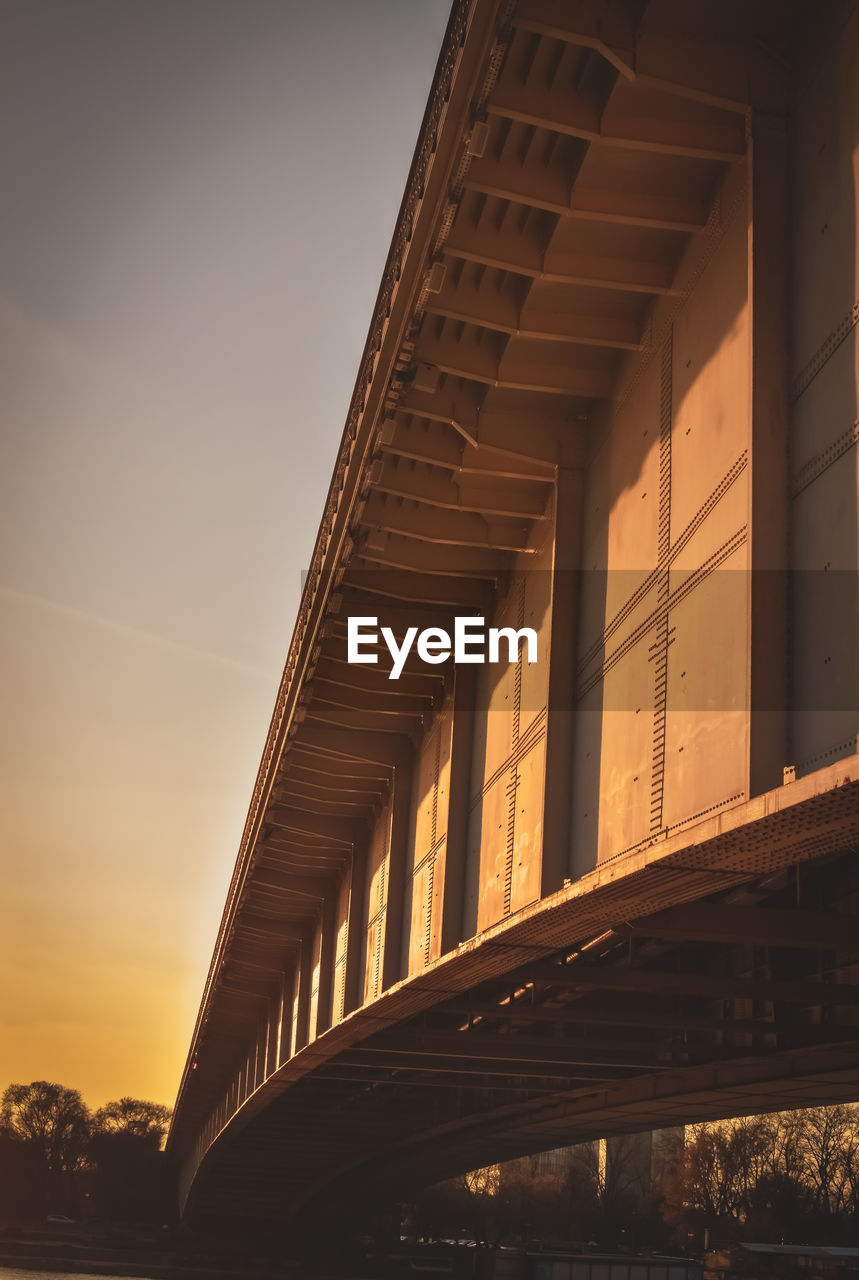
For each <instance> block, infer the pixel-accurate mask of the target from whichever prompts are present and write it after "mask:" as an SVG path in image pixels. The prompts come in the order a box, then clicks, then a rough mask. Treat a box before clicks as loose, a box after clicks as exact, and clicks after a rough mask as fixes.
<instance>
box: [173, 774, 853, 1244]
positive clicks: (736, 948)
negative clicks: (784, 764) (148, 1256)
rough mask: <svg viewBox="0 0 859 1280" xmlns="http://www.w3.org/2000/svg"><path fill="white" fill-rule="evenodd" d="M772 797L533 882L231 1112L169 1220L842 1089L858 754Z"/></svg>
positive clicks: (429, 1176) (440, 1171)
mask: <svg viewBox="0 0 859 1280" xmlns="http://www.w3.org/2000/svg"><path fill="white" fill-rule="evenodd" d="M791 790H793V791H794V793H795V794H794V795H792V796H790V801H788V799H787V796H786V794H785V792H786V791H787V788H785V789H783V790H782V793H781V794H779V793H778V792H776V793H773V794H772V795H769V796H766V797H762V798H761V803H759V804H758V805H757V806H756V807H757V809H758V812H757V813H756V814H754V813H750V812H748V806H743V810H741V811H738V812H735V813H734V814H731V815H727V820H726V818H725V817H723V818H721V819H713V820H711V821H710V822H708V823H705V824H701V825H700V826H699V827H697V828H696V830H695V832H694V840H693V842H691V843H690V842H689V838H688V836H684V837H683V838H682V839H677V840H675V842H674V843H675V844H676V845H677V849H676V851H674V850H671V849H667V850H665V851H664V852H663V853H662V855H661V856H660V858H659V859H658V860H650V861H644V860H643V859H641V858H640V857H639V859H638V865H637V866H634V865H633V866H626V867H618V868H617V869H616V875H614V876H612V875H608V876H605V875H604V876H603V877H601V878H600V879H596V878H595V880H596V882H595V883H593V884H592V885H583V886H581V892H579V893H573V892H571V891H570V890H568V891H566V892H561V893H559V894H557V895H555V898H554V899H553V900H552V901H551V902H548V903H546V902H544V903H543V904H541V908H540V910H539V911H536V912H534V913H533V914H532V915H531V916H530V918H526V919H523V920H522V921H520V922H519V923H518V925H515V926H510V927H507V928H506V929H502V930H495V931H493V933H492V934H491V935H489V936H486V937H483V938H480V939H476V940H475V946H474V947H473V949H472V950H470V951H469V952H467V953H466V954H465V955H463V956H461V957H460V958H459V960H460V963H457V962H456V961H455V960H448V961H446V962H442V963H441V964H439V965H438V966H436V967H434V969H433V970H431V971H428V972H427V973H426V974H425V975H424V976H423V977H422V979H421V980H419V981H412V982H411V983H402V984H400V985H399V986H398V987H396V988H394V989H393V990H392V991H391V992H390V993H389V994H388V995H387V996H386V997H384V998H383V999H381V1000H380V1001H378V1002H376V1006H375V1007H374V1008H373V1009H371V1010H364V1011H362V1012H359V1013H357V1014H355V1015H354V1016H353V1017H352V1018H351V1019H348V1020H347V1021H346V1022H345V1023H342V1024H340V1026H339V1027H337V1028H334V1029H332V1030H331V1031H329V1032H328V1033H327V1035H326V1036H325V1037H324V1038H323V1039H321V1040H320V1041H318V1042H314V1044H313V1045H311V1046H309V1047H308V1048H306V1049H305V1050H304V1051H303V1052H302V1053H301V1054H299V1055H298V1056H297V1057H296V1058H295V1059H293V1060H292V1062H291V1063H290V1064H288V1065H287V1066H286V1067H285V1068H282V1069H281V1071H280V1072H279V1073H277V1075H275V1076H273V1077H272V1078H271V1079H270V1080H269V1081H267V1082H266V1083H265V1084H263V1085H262V1086H261V1088H260V1089H258V1090H257V1092H256V1093H255V1094H254V1095H253V1096H252V1098H250V1099H249V1100H248V1102H246V1104H245V1108H244V1112H245V1114H244V1116H243V1117H242V1120H243V1124H242V1125H241V1126H236V1127H235V1129H234V1132H233V1133H232V1134H229V1135H225V1137H224V1139H222V1140H221V1144H220V1149H219V1150H217V1151H213V1152H212V1153H211V1154H212V1155H214V1156H215V1157H216V1158H215V1159H211V1156H210V1158H209V1159H208V1160H207V1161H204V1164H203V1167H202V1168H201V1170H200V1172H199V1173H198V1175H197V1182H196V1184H195V1186H194V1188H193V1195H192V1199H191V1201H190V1203H189V1209H190V1211H191V1212H190V1216H191V1219H192V1220H196V1221H198V1222H200V1223H206V1224H207V1225H208V1226H209V1227H210V1228H212V1227H218V1226H220V1227H223V1226H224V1225H225V1224H226V1225H229V1227H230V1228H231V1229H237V1228H241V1227H243V1226H244V1227H246V1228H249V1229H252V1230H256V1229H258V1228H259V1227H260V1226H263V1225H265V1226H268V1227H270V1226H272V1225H274V1224H277V1223H278V1222H280V1223H281V1224H283V1225H286V1224H288V1223H289V1222H290V1221H291V1220H295V1216H296V1214H298V1213H299V1212H300V1213H301V1216H300V1217H299V1219H298V1223H299V1225H303V1224H306V1218H305V1216H304V1215H305V1213H306V1212H307V1210H308V1209H311V1210H316V1211H319V1210H322V1211H323V1212H324V1213H325V1214H331V1215H333V1219H332V1220H338V1216H342V1215H343V1214H344V1213H346V1212H347V1211H350V1212H358V1213H360V1212H361V1207H362V1206H368V1207H370V1206H377V1205H378V1204H380V1203H385V1202H391V1201H396V1200H397V1199H402V1198H404V1197H405V1196H407V1195H408V1194H409V1192H410V1191H413V1190H415V1189H418V1188H420V1187H421V1186H425V1185H427V1184H429V1183H432V1182H434V1181H437V1180H439V1179H441V1178H444V1177H447V1176H450V1175H452V1174H454V1173H457V1172H462V1171H465V1170H467V1169H472V1168H478V1167H481V1166H482V1165H484V1164H487V1163H492V1162H495V1161H498V1160H504V1159H512V1158H514V1157H516V1156H518V1155H522V1154H525V1153H533V1152H535V1151H540V1150H549V1149H552V1148H555V1147H560V1146H564V1145H572V1144H574V1143H577V1142H581V1141H584V1140H587V1139H590V1138H595V1137H605V1136H610V1135H612V1134H620V1133H631V1132H635V1131H637V1130H645V1129H655V1128H664V1127H667V1126H671V1125H677V1124H687V1123H693V1122H695V1121H700V1120H707V1119H716V1118H720V1117H723V1116H731V1115H742V1114H753V1113H756V1112H762V1111H771V1110H781V1109H790V1108H792V1107H799V1106H807V1105H815V1104H820V1103H826V1102H837V1101H851V1100H855V1099H856V1098H857V1095H859V928H857V919H859V861H857V857H856V853H857V848H859V760H857V759H856V758H855V757H854V758H853V759H852V760H851V761H849V762H845V763H844V764H840V765H838V766H833V767H832V768H830V769H829V770H826V771H824V772H822V773H821V774H818V775H816V776H815V777H814V779H813V780H812V779H809V780H808V781H807V783H805V784H794V787H793V788H791ZM797 792H798V794H796V793H797ZM731 819H733V822H732V821H731ZM827 850H829V852H826V851H827ZM751 868H755V869H756V870H757V872H758V874H751V875H750V874H749V872H750V869H751ZM714 884H718V885H720V886H722V887H721V888H720V889H719V891H718V892H716V893H713V892H712V889H713V886H714ZM728 886H730V887H728ZM702 890H704V891H705V893H706V896H704V897H699V896H697V895H698V894H700V893H701V891H702ZM707 891H709V892H707ZM623 902H626V903H630V902H632V903H634V904H635V910H634V911H633V912H632V913H631V914H632V916H633V918H632V919H630V920H628V921H627V920H624V921H623V922H618V904H619V903H623ZM663 903H670V904H675V905H669V906H667V907H664V906H662V904H663ZM645 906H647V907H648V908H649V910H648V911H647V914H641V911H642V908H644V907H645ZM600 921H602V922H608V921H611V922H612V923H611V925H610V926H608V925H607V927H604V928H603V927H600V925H599V922H600ZM561 938H563V939H564V945H563V946H561V947H560V949H556V950H554V951H549V952H547V951H546V946H547V944H548V943H549V942H550V940H554V941H555V942H557V941H558V940H559V939H561ZM415 1009H419V1010H420V1012H417V1013H415V1012H413V1011H414V1010H415ZM410 1014H411V1016H409V1015H410ZM302 1059H303V1061H302Z"/></svg>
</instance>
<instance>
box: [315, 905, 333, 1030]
mask: <svg viewBox="0 0 859 1280" xmlns="http://www.w3.org/2000/svg"><path fill="white" fill-rule="evenodd" d="M321 929H322V945H321V948H320V953H319V987H318V990H317V994H316V1020H315V1021H316V1025H315V1027H314V1028H313V1036H314V1039H315V1037H316V1036H321V1035H322V1032H323V1031H327V1030H328V1028H329V1027H330V1026H331V1019H332V1006H333V1001H334V958H335V953H336V951H337V893H336V891H333V890H332V891H330V892H329V893H328V895H327V897H326V898H325V901H324V902H323V904H322V919H321Z"/></svg>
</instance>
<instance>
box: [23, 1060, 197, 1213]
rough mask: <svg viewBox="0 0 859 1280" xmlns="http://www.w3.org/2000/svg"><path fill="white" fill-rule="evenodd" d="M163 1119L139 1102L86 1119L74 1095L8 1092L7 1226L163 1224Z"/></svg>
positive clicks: (47, 1088) (40, 1085)
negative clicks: (49, 1221) (63, 1221)
mask: <svg viewBox="0 0 859 1280" xmlns="http://www.w3.org/2000/svg"><path fill="white" fill-rule="evenodd" d="M169 1119H170V1111H169V1109H168V1108H167V1107H164V1106H161V1105H160V1103H157V1102H146V1101H144V1100H142V1099H140V1098H120V1099H119V1100H118V1101H116V1102H108V1103H107V1104H106V1105H105V1106H103V1107H99V1108H98V1109H97V1110H96V1111H90V1109H89V1108H88V1107H87V1105H86V1103H85V1102H84V1100H83V1098H82V1097H81V1095H80V1093H79V1092H78V1090H77V1089H68V1088H66V1087H65V1086H64V1085H60V1084H55V1083H52V1082H50V1081H47V1080H34V1081H32V1082H31V1083H30V1084H10V1085H9V1087H8V1088H7V1089H6V1090H5V1091H4V1093H3V1097H2V1101H0V1205H2V1210H0V1214H2V1217H3V1218H4V1219H6V1220H7V1221H10V1222H15V1221H28V1220H37V1219H44V1218H45V1217H47V1216H48V1215H62V1216H65V1217H69V1218H73V1219H74V1220H75V1221H104V1222H128V1223H148V1224H160V1223H162V1222H164V1221H169V1220H170V1219H171V1218H172V1216H173V1214H174V1212H175V1211H174V1209H173V1206H172V1195H171V1190H170V1181H169V1171H168V1169H167V1165H166V1161H165V1157H164V1153H163V1151H162V1149H161V1148H162V1146H163V1142H164V1137H165V1135H166V1132H167V1124H168V1121H169Z"/></svg>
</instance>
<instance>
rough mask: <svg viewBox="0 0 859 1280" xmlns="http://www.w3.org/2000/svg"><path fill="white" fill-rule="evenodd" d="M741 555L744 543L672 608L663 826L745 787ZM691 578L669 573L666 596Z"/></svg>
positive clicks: (744, 577)
mask: <svg viewBox="0 0 859 1280" xmlns="http://www.w3.org/2000/svg"><path fill="white" fill-rule="evenodd" d="M747 560H748V553H747V547H746V546H745V545H743V546H740V547H739V548H738V549H737V550H736V551H735V552H734V553H733V554H732V555H731V556H729V557H727V558H726V559H725V560H724V561H723V562H722V564H721V565H720V567H719V568H718V569H717V570H716V571H715V572H712V573H710V574H709V575H708V576H707V577H705V578H704V579H703V580H702V581H700V582H698V584H697V585H695V586H694V588H693V589H692V590H690V591H689V593H688V595H686V597H685V598H684V599H681V600H680V602H679V603H678V604H676V606H675V607H672V609H671V611H670V614H669V620H670V640H671V643H670V647H669V650H668V711H667V717H666V729H665V782H664V801H663V826H665V827H667V828H671V827H674V826H677V825H679V824H680V823H682V822H685V821H687V820H689V819H691V818H694V817H698V816H700V815H702V814H704V813H706V812H708V811H709V810H711V809H714V808H717V807H718V806H720V805H722V804H724V803H727V802H728V801H731V800H737V799H741V798H743V797H745V796H746V794H747V790H748V749H749V736H748V735H749V717H748V670H749V668H748V652H749V628H748V599H749V595H748V590H749V575H748V573H747V572H746V569H747ZM690 581H695V576H694V575H691V574H689V573H687V572H685V571H684V570H674V571H672V573H671V590H672V599H674V597H675V595H676V594H677V593H679V592H681V591H682V588H683V585H684V583H687V584H688V583H689V582H690Z"/></svg>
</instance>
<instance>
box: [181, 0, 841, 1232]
mask: <svg viewBox="0 0 859 1280" xmlns="http://www.w3.org/2000/svg"><path fill="white" fill-rule="evenodd" d="M857 84H859V7H857V6H856V5H855V4H854V3H848V2H847V0H844V2H841V0H827V2H826V3H816V4H813V5H812V4H803V3H791V2H789V0H778V3H775V2H772V0H742V2H739V0H720V3H718V4H716V3H709V0H708V2H706V3H705V2H702V3H696V4H694V5H690V4H688V3H686V0H650V2H649V3H646V2H645V0H457V3H455V5H454V8H453V11H452V14H451V18H450V22H449V27H448V30H447V34H446V37H445V41H444V45H443V48H442V51H441V55H440V60H439V63H438V68H437V73H436V76H435V80H434V84H433V87H432V91H431V95H430V98H429V102H428V105H427V109H426V115H425V118H424V122H423V126H422V130H421V134H420V138H419V141H418V144H417V150H416V153H415V157H414V161H413V165H412V169H411V173H410V177H409V180H408V185H407V189H406V192H405V196H404V198H403V203H402V206H401V209H400V213H399V218H398V222H397V227H396V232H395V235H394V239H393V244H392V247H391V251H390V256H389V259H388V262H387V266H386V269H385V273H384V276H383V279H382V283H381V287H380V290H379V295H378V299H377V302H376V306H375V310H374V313H373V316H372V321H371V326H370V331H369V336H368V339H367V344H366V347H365V350H364V354H363V358H362V362H361V365H360V369H359V372H358V377H357V381H356V385H355V391H354V396H353V399H352V403H351V406H350V408H349V412H348V417H347V420H346V426H345V430H344V433H343V437H342V441H341V444H340V448H339V452H338V455H337V460H336V465H335V468H334V474H333V477H332V481H331V487H330V490H329V493H328V497H327V501H326V503H325V507H324V511H323V514H322V520H321V524H320V529H319V534H318V538H317V542H316V547H315V551H314V554H313V559H312V563H311V566H310V570H309V573H308V577H307V581H306V585H305V589H304V593H303V597H302V601H301V605H300V610H299V614H298V618H297V622H296V626H295V631H294V634H293V637H292V641H291V644H290V647H289V653H288V658H287V662H286V668H285V672H284V677H283V682H282V684H281V687H280V691H279V694H278V697H277V702H276V706H275V709H274V715H273V718H272V722H271V728H270V731H269V734H268V739H267V742H266V746H265V750H264V754H263V759H262V763H261V766H260V770H259V775H258V778H257V782H256V786H255V789H254V793H253V796H252V799H251V804H250V810H249V814H248V818H247V824H246V827H245V831H244V835H243V838H242V843H241V848H240V851H239V855H238V860H237V863H236V869H235V873H234V876H233V879H232V883H231V886H230V889H229V896H228V899H227V903H226V907H225V911H224V916H223V921H222V924H221V927H220V931H219V934H218V937H217V942H216V946H215V951H214V956H213V959H212V964H211V969H210V972H209V975H208V979H207V982H206V987H205V991H204V994H203V999H202V1003H201V1006H200V1012H199V1017H198V1020H197V1024H196V1027H195V1030H194V1033H193V1040H192V1044H191V1048H190V1053H189V1056H188V1061H187V1065H186V1068H185V1072H184V1075H183V1078H182V1082H181V1087H180V1092H179V1098H178V1103H177V1108H176V1114H175V1118H174V1121H173V1125H172V1129H171V1133H170V1137H169V1146H168V1149H169V1151H170V1152H171V1154H172V1156H173V1158H174V1159H175V1161H176V1162H177V1163H178V1165H179V1166H180V1168H181V1196H182V1204H183V1209H184V1212H185V1214H186V1216H187V1218H188V1220H189V1221H192V1222H193V1221H196V1222H200V1223H203V1222H209V1223H212V1222H221V1223H223V1222H229V1223H231V1224H239V1223H242V1224H245V1225H246V1226H249V1227H250V1228H252V1229H253V1228H256V1227H259V1228H262V1227H263V1226H269V1225H271V1224H277V1223H286V1222H288V1221H290V1220H293V1221H295V1220H296V1217H297V1215H305V1214H307V1213H310V1212H311V1211H312V1210H313V1207H314V1205H318V1204H320V1203H329V1204H334V1203H335V1202H336V1201H337V1198H338V1197H339V1198H340V1202H341V1203H345V1202H347V1201H348V1200H349V1199H350V1198H352V1199H354V1197H355V1196H356V1195H357V1194H358V1192H359V1191H360V1192H363V1193H366V1194H373V1195H374V1196H376V1197H379V1196H383V1195H390V1194H394V1193H397V1194H404V1193H405V1192H406V1190H407V1189H408V1188H410V1187H413V1186H418V1185H420V1184H421V1183H427V1182H431V1181H433V1180H435V1179H438V1178H440V1177H443V1176H448V1175H450V1174H452V1173H455V1172H457V1171H464V1170H467V1169H470V1168H475V1167H478V1166H480V1165H483V1164H486V1163H489V1162H492V1161H495V1160H499V1159H505V1158H509V1157H513V1156H516V1155H519V1154H523V1153H525V1152H535V1151H539V1150H546V1149H550V1148H553V1147H558V1146H561V1145H564V1144H567V1143H573V1142H577V1141H581V1140H584V1139H587V1138H591V1137H594V1136H605V1135H610V1134H614V1133H623V1132H632V1131H635V1130H641V1129H650V1128H656V1127H660V1126H664V1125H670V1124H676V1123H684V1122H691V1121H695V1120H702V1119H707V1118H715V1117H718V1116H725V1115H735V1114H741V1113H749V1112H753V1111H763V1110H771V1109H774V1108H782V1107H784V1108H788V1107H792V1106H799V1105H805V1104H808V1103H812V1102H813V1103H817V1102H825V1101H835V1100H845V1099H853V1098H856V1097H857V1096H859V930H857V927H856V926H857V915H859V866H857V858H856V850H857V843H859V755H857V730H859V690H857V665H859V664H857V653H859V625H857V617H859V594H857V573H856V571H857V564H859V554H857V546H859V521H857V447H856V446H857V440H859V428H857V418H859V410H857V405H856V399H857V367H859V366H857V344H856V335H857V328H856V326H857V321H859V302H857V298H859V288H858V287H857V264H856V217H857V215H856V203H855V195H856V186H857V179H859V159H857V154H859V150H858V149H859V96H857V93H856V85H857ZM288 485H289V478H288V477H284V489H285V491H286V490H287V489H288ZM457 617H459V618H466V619H471V620H472V624H473V623H474V620H475V619H477V618H483V619H484V620H485V622H486V624H487V625H493V626H497V627H507V628H511V629H513V630H514V631H518V630H520V629H522V628H531V629H532V630H533V631H534V633H535V635H536V638H537V648H538V653H537V660H536V661H534V662H531V661H529V660H528V658H529V655H528V653H527V652H526V650H525V646H524V644H523V645H520V646H519V647H518V652H517V653H515V654H514V655H513V660H512V661H508V660H507V658H508V655H507V653H506V651H505V650H504V648H503V647H502V651H501V653H500V655H499V660H498V661H496V662H493V663H486V664H482V665H481V664H477V663H465V662H459V663H455V662H453V661H452V660H450V659H448V660H447V661H443V662H439V661H432V660H431V659H432V657H435V658H438V657H439V649H438V647H437V648H436V650H435V651H434V652H432V653H430V652H429V650H425V655H424V656H423V657H422V656H421V654H420V653H418V652H417V650H416V649H415V648H414V647H413V648H412V649H411V650H410V651H409V653H408V656H407V657H406V658H405V661H404V664H403V666H402V672H401V674H400V675H399V678H398V679H392V678H391V675H392V673H393V661H392V657H391V654H390V651H389V647H388V646H387V645H386V644H385V643H383V642H382V641H381V638H380V639H379V642H378V644H377V645H376V647H375V648H373V647H372V646H371V648H370V654H371V656H375V657H376V659H377V661H376V662H367V661H364V662H355V661H351V662H350V661H349V657H350V654H349V627H350V620H351V619H356V618H364V619H366V618H374V619H376V627H377V628H382V627H388V628H390V632H391V634H392V635H393V636H394V637H396V638H397V640H398V642H400V641H402V638H403V636H404V635H405V633H406V631H407V629H408V628H410V627H417V628H418V629H424V628H438V629H441V630H444V631H447V632H448V633H450V632H453V631H454V630H455V627H456V622H455V619H456V618H457ZM469 625H471V624H469ZM436 641H437V642H438V636H436ZM427 655H429V656H427Z"/></svg>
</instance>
